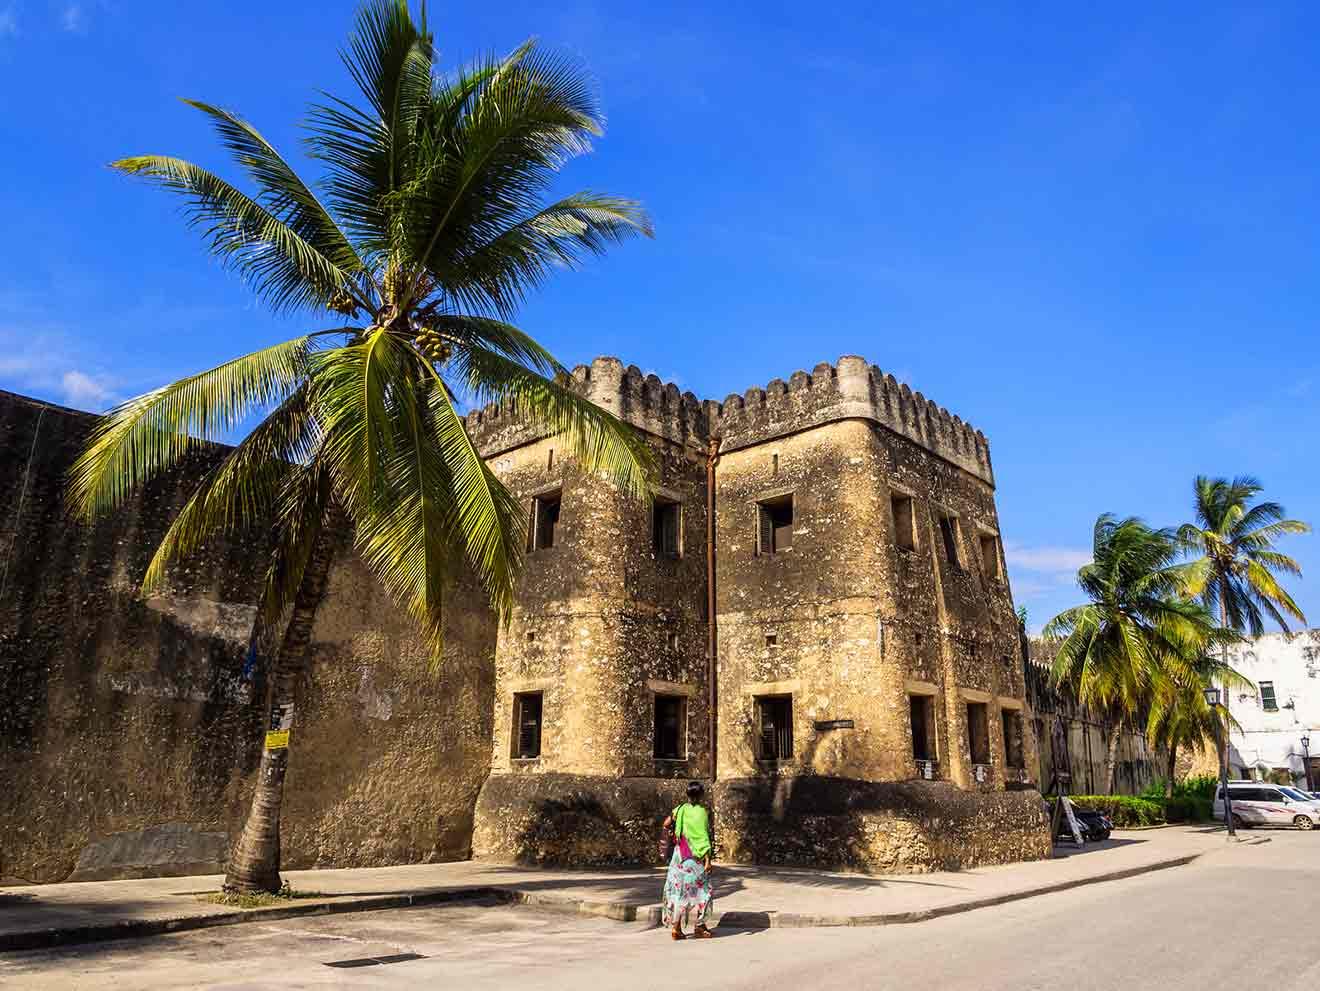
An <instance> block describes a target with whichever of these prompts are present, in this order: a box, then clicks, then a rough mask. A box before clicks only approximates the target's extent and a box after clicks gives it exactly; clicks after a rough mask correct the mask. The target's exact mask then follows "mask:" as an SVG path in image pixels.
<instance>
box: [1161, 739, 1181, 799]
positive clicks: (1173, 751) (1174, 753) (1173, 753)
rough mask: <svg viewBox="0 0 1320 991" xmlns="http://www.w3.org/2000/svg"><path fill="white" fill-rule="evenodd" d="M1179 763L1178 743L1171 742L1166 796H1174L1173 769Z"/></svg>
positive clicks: (1165, 787)
mask: <svg viewBox="0 0 1320 991" xmlns="http://www.w3.org/2000/svg"><path fill="white" fill-rule="evenodd" d="M1177 764H1178V744H1176V743H1170V744H1169V773H1168V776H1167V777H1165V779H1164V797H1165V798H1173V773H1174V772H1173V769H1174V767H1176V766H1177Z"/></svg>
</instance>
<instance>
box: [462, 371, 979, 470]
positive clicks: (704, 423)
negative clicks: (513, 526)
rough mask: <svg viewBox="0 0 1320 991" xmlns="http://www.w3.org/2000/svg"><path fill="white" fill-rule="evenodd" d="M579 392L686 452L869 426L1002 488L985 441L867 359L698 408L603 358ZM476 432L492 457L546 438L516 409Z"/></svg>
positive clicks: (496, 410)
mask: <svg viewBox="0 0 1320 991" xmlns="http://www.w3.org/2000/svg"><path fill="white" fill-rule="evenodd" d="M571 385H572V387H573V388H574V389H575V390H576V391H577V392H579V393H580V394H582V395H584V396H586V397H587V398H589V399H590V400H591V401H592V402H594V403H595V404H596V405H598V406H600V407H602V408H603V409H606V410H609V411H610V412H611V413H614V414H615V415H616V416H619V417H620V418H622V419H623V420H625V421H626V422H628V423H631V424H632V425H633V426H635V427H638V428H639V429H641V430H644V431H646V432H648V433H650V434H653V435H655V436H657V437H663V438H664V439H666V440H669V441H672V442H674V443H677V444H685V445H686V444H696V445H700V446H703V447H704V445H705V442H706V439H707V438H708V437H710V436H712V435H719V436H720V437H721V438H722V448H723V449H724V450H726V451H732V450H738V449H740V448H744V447H751V446H753V445H756V444H763V443H765V442H767V441H770V440H773V439H774V438H775V437H782V436H784V435H787V434H792V433H798V432H800V431H802V430H807V429H810V428H812V427H818V426H821V425H823V424H826V423H831V422H835V421H838V420H850V419H861V420H869V421H870V422H872V423H875V424H877V425H879V426H882V427H885V428H886V429H888V430H892V431H893V432H894V433H896V434H900V435H901V436H903V437H906V438H908V439H909V440H911V441H912V442H913V443H915V444H918V445H920V446H921V447H923V448H925V449H926V450H928V451H930V452H931V453H933V454H935V455H938V456H939V457H941V458H943V459H945V460H946V461H949V462H951V463H953V464H955V465H957V466H959V467H960V468H963V469H965V470H966V471H968V472H971V473H972V474H973V475H975V476H977V477H978V478H980V479H982V480H984V481H986V482H988V483H990V484H991V485H993V484H994V472H993V470H992V468H991V465H990V445H989V443H988V442H987V441H986V438H985V435H984V434H982V433H981V432H980V431H979V430H976V429H974V428H973V427H972V426H971V424H968V423H965V422H963V420H962V419H961V418H959V417H957V416H955V415H954V414H952V413H950V412H949V411H948V410H947V409H944V408H943V407H942V406H939V405H937V404H936V403H933V402H931V401H930V400H928V399H927V398H926V397H925V396H923V395H922V394H921V393H920V392H913V391H912V389H911V388H909V387H908V386H907V385H905V384H903V383H900V382H898V381H897V380H896V379H895V378H894V376H893V375H890V374H887V373H885V372H884V371H882V370H881V369H880V368H879V367H878V366H875V365H869V364H867V362H866V361H865V359H863V358H859V357H857V356H855V355H845V356H844V357H842V358H840V359H839V360H838V363H837V364H834V365H831V364H829V363H828V362H821V363H820V364H819V365H817V366H816V367H815V368H813V369H812V370H811V372H810V373H808V372H805V371H796V372H794V373H793V374H792V375H790V376H789V377H788V380H787V381H785V380H784V379H773V380H772V381H770V382H769V383H768V384H767V385H766V386H765V387H764V388H761V387H756V386H754V387H752V388H750V389H748V390H747V391H746V392H745V393H743V394H741V395H739V394H738V393H733V394H732V395H729V396H727V397H725V399H724V401H723V402H715V401H713V400H705V401H702V400H698V399H697V397H696V396H694V395H693V394H692V393H690V392H680V391H679V389H678V386H676V385H674V384H673V383H672V382H670V383H662V382H661V381H660V379H659V378H657V377H656V376H655V375H643V374H642V372H641V370H640V369H638V368H637V366H636V365H629V366H628V367H626V368H625V367H624V365H623V362H621V361H619V360H618V359H617V358H610V357H601V358H597V359H595V360H594V361H593V362H592V363H591V364H590V365H579V366H578V367H577V368H575V369H573V372H572V376H571ZM467 426H468V432H469V433H470V434H471V435H472V436H473V438H474V440H475V441H476V443H477V444H478V446H479V447H480V449H481V451H482V453H483V454H484V455H486V456H487V457H490V456H493V455H495V454H498V453H500V452H502V451H507V450H510V449H511V448H514V447H519V446H521V445H522V444H526V443H529V442H531V441H533V440H536V439H538V438H539V437H541V436H543V435H544V431H542V430H538V429H537V428H535V427H533V426H531V425H529V424H528V422H527V421H526V420H525V419H524V418H523V417H521V416H520V415H519V414H518V411H517V410H516V409H503V408H501V407H498V406H488V407H486V408H485V409H483V410H480V411H474V412H472V413H470V414H469V415H468V417H467Z"/></svg>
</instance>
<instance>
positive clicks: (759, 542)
mask: <svg viewBox="0 0 1320 991" xmlns="http://www.w3.org/2000/svg"><path fill="white" fill-rule="evenodd" d="M756 530H757V534H756V548H757V553H759V554H777V553H779V552H780V551H786V550H788V549H789V548H790V547H792V546H793V497H792V496H791V495H786V496H778V497H776V498H774V499H767V500H766V501H765V502H758V503H757V504H756Z"/></svg>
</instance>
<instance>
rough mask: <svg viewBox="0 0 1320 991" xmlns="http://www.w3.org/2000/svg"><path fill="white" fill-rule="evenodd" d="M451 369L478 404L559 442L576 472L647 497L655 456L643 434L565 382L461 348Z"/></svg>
mask: <svg viewBox="0 0 1320 991" xmlns="http://www.w3.org/2000/svg"><path fill="white" fill-rule="evenodd" d="M452 367H453V368H454V369H455V370H456V372H457V374H458V375H459V377H460V378H461V379H462V380H463V383H464V385H465V387H466V389H467V392H468V394H469V395H470V396H471V397H472V398H473V399H474V401H476V402H479V403H490V402H494V403H499V404H501V405H503V406H505V407H506V408H508V409H510V410H511V412H512V415H513V416H515V417H518V418H521V419H523V420H524V421H527V422H530V423H534V424H537V425H539V426H541V427H544V428H545V429H546V430H548V431H549V432H550V433H552V434H554V435H556V436H560V437H563V438H564V441H565V442H566V443H567V445H568V448H569V450H570V451H571V452H572V453H573V455H574V457H576V458H577V461H578V464H579V465H580V466H581V468H582V469H583V470H584V471H586V472H590V473H593V474H599V475H603V476H604V477H606V478H608V479H609V480H611V481H612V482H614V483H615V484H616V485H618V486H620V487H621V488H622V489H623V490H624V491H625V492H628V493H629V494H631V495H634V496H636V497H638V498H641V497H645V496H647V495H648V494H649V493H650V491H651V487H652V485H653V484H654V477H655V471H656V468H655V454H654V452H653V451H652V450H651V447H650V445H648V444H647V443H646V440H645V438H644V437H643V436H642V434H641V433H640V432H639V431H638V430H637V429H636V428H634V427H632V426H630V425H629V424H627V423H624V422H623V421H622V420H620V419H619V418H618V417H616V416H614V415H613V414H612V413H609V412H607V411H606V410H603V409H601V408H600V407H599V406H597V405H595V404H594V403H592V402H591V401H590V400H588V399H587V398H585V397H584V396H581V395H579V394H578V393H577V392H574V391H573V390H572V389H571V388H570V387H569V386H568V385H567V384H566V383H563V382H560V381H553V380H551V379H547V378H545V377H544V376H542V375H538V374H536V373H535V372H532V371H529V370H528V369H526V368H524V367H522V366H521V365H519V364H518V363H517V362H514V361H510V360H509V359H508V358H505V357H503V356H501V355H498V354H495V353H494V352H492V351H486V350H481V349H476V348H461V349H459V350H457V351H455V353H454V357H453V359H452Z"/></svg>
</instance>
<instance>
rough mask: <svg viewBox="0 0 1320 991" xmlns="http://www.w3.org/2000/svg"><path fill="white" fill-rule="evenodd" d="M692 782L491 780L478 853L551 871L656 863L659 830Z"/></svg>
mask: <svg viewBox="0 0 1320 991" xmlns="http://www.w3.org/2000/svg"><path fill="white" fill-rule="evenodd" d="M686 789H687V782H686V781H678V780H673V779H669V780H666V779H664V778H604V777H596V776H592V775H583V774H555V773H543V774H518V773H513V774H492V775H491V776H490V777H489V778H487V779H486V784H485V786H484V787H483V788H482V789H481V797H480V798H479V799H478V800H477V828H476V831H475V833H474V835H473V838H472V855H473V857H474V858H477V859H482V860H494V861H499V862H504V863H519V864H543V865H549V866H565V867H567V866H572V867H607V866H618V865H626V864H654V863H657V862H658V859H659V855H658V854H657V852H656V845H657V843H658V841H659V839H660V824H661V823H662V822H663V821H664V818H665V816H666V815H668V814H669V811H670V810H671V809H672V808H673V807H674V806H676V805H678V804H679V802H681V801H683V797H684V795H685V793H686Z"/></svg>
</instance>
